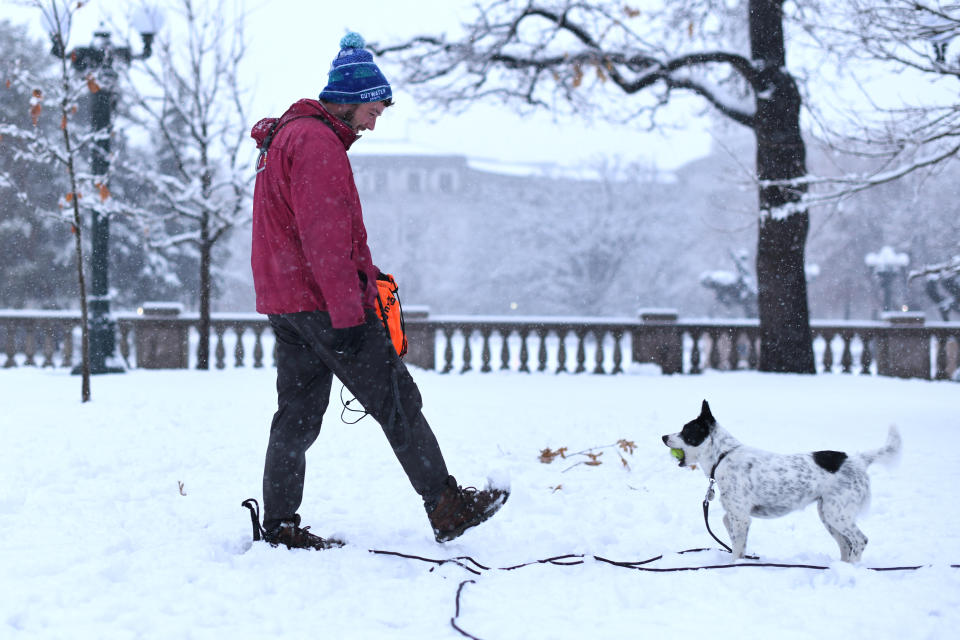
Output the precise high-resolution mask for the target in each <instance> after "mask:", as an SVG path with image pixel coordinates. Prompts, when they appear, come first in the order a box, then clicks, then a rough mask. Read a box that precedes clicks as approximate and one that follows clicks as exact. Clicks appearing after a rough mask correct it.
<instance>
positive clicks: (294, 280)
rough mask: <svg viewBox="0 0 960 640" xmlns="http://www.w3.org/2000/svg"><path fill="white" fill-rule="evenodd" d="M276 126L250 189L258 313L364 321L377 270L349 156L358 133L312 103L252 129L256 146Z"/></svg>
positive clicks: (340, 323) (345, 323) (344, 323)
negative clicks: (318, 314)
mask: <svg viewBox="0 0 960 640" xmlns="http://www.w3.org/2000/svg"><path fill="white" fill-rule="evenodd" d="M305 116H306V117H305ZM317 116H319V118H318V117H317ZM321 118H322V119H321ZM274 124H277V125H278V126H277V128H276V129H274V131H275V134H274V137H273V139H272V140H271V141H270V143H269V148H268V150H267V153H266V155H265V156H262V157H261V159H260V161H259V162H258V169H260V172H259V173H258V174H257V179H256V186H255V187H254V192H253V249H252V252H251V257H250V263H251V266H252V267H253V284H254V288H255V290H256V294H257V311H258V312H260V313H266V314H279V313H294V312H297V311H327V312H329V313H330V319H331V322H332V324H333V326H334V327H335V328H341V327H351V326H355V325H358V324H361V323H363V322H364V309H366V308H369V309H373V308H375V304H376V295H377V287H376V281H377V273H378V272H379V270H378V269H377V267H376V266H374V264H373V261H372V259H371V257H370V248H369V247H368V246H367V230H366V228H365V227H364V225H363V214H362V211H361V208H360V197H359V196H358V195H357V187H356V185H355V184H354V181H353V170H352V169H351V167H350V161H349V160H348V159H347V149H349V148H350V145H351V144H353V142H354V141H355V140H356V139H357V137H358V136H357V134H356V133H355V132H354V131H353V130H352V129H351V128H350V127H349V126H347V125H346V124H344V123H343V122H342V121H340V120H339V119H337V118H335V117H334V116H331V115H330V114H329V113H328V112H327V111H326V110H325V109H324V108H323V107H322V106H321V104H320V103H319V102H317V101H316V100H300V101H298V102H296V103H295V104H294V105H293V106H291V107H290V108H289V109H288V110H287V112H286V113H284V114H283V116H281V117H280V118H279V122H278V119H277V118H265V119H263V120H261V121H260V122H258V123H257V124H256V125H255V126H254V127H253V130H252V131H251V132H250V135H251V137H253V138H254V139H255V140H256V141H257V147H258V148H261V149H262V146H263V142H264V140H265V138H266V137H267V136H268V134H269V133H270V131H271V128H272V127H273V125H274ZM360 273H363V274H365V275H366V282H369V283H370V286H365V284H364V282H362V280H361V277H360V275H359V274H360Z"/></svg>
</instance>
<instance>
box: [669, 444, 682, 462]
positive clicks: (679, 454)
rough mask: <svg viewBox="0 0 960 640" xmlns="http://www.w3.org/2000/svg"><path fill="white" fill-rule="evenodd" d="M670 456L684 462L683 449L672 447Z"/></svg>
mask: <svg viewBox="0 0 960 640" xmlns="http://www.w3.org/2000/svg"><path fill="white" fill-rule="evenodd" d="M670 455H672V456H673V457H674V458H676V459H677V460H683V449H674V448H672V447H671V448H670Z"/></svg>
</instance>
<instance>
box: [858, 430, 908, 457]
mask: <svg viewBox="0 0 960 640" xmlns="http://www.w3.org/2000/svg"><path fill="white" fill-rule="evenodd" d="M902 448H903V440H902V439H901V438H900V432H899V431H897V428H896V427H895V426H893V425H891V426H890V431H889V432H888V433H887V443H886V444H885V445H883V446H882V447H880V448H879V449H874V450H873V451H864V452H862V453H861V454H860V457H861V458H862V459H863V461H864V463H865V464H866V465H867V466H870V465H871V464H873V463H874V462H879V463H881V464H886V465H895V464H897V462H899V461H900V451H901V449H902Z"/></svg>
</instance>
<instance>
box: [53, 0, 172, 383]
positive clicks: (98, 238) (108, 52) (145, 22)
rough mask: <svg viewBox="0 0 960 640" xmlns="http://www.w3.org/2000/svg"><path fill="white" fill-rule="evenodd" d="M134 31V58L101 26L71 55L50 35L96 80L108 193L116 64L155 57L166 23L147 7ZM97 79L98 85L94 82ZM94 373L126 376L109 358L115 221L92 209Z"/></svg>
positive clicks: (56, 37)
mask: <svg viewBox="0 0 960 640" xmlns="http://www.w3.org/2000/svg"><path fill="white" fill-rule="evenodd" d="M134 22H135V25H134V26H135V27H136V28H137V29H138V30H139V31H140V36H141V37H142V38H143V52H142V53H140V54H139V55H134V54H133V52H132V51H131V50H130V47H115V46H114V45H113V43H112V42H111V40H110V32H109V31H107V30H106V29H105V28H104V25H103V24H102V23H101V25H100V29H99V30H97V31H96V32H94V34H93V36H94V41H93V43H92V44H91V45H90V46H87V47H76V48H75V49H74V50H73V51H71V52H69V53H68V52H67V51H66V50H65V48H64V44H63V41H62V40H61V38H60V34H59V32H53V33H51V36H50V37H51V39H52V40H53V49H52V50H51V53H52V54H53V55H54V56H55V57H57V58H64V57H66V59H68V60H70V63H71V65H72V66H73V69H74V70H75V71H76V72H78V73H81V74H82V73H88V74H90V76H91V83H90V87H91V94H90V95H91V104H90V114H91V125H92V127H93V130H94V131H95V132H96V133H97V135H96V141H95V143H94V144H93V146H92V149H91V153H90V162H91V169H92V173H93V175H94V176H97V177H98V178H97V179H98V180H99V188H100V189H101V190H102V191H103V192H104V193H106V192H107V191H106V189H107V187H106V185H107V173H108V171H109V169H110V122H111V120H112V117H113V109H114V106H115V104H116V99H117V94H116V81H117V77H118V73H117V71H116V70H115V69H114V65H115V64H126V65H129V64H130V62H131V61H132V60H144V59H146V58H149V57H150V54H151V53H152V47H153V37H154V35H155V34H156V31H157V29H159V27H160V24H161V18H160V15H159V13H158V12H157V11H156V10H152V9H145V10H141V11H139V12H138V14H137V15H136V16H135V17H134ZM93 80H95V81H96V82H93ZM90 231H91V255H90V275H91V278H90V279H91V283H90V295H89V296H88V299H87V300H88V305H89V308H90V317H89V323H90V327H89V329H90V373H91V374H100V373H121V372H123V369H122V368H120V367H115V366H110V365H109V364H108V360H109V359H111V358H112V357H113V355H114V353H115V352H116V323H115V322H114V321H113V318H112V317H111V315H110V291H109V245H110V220H109V218H108V217H107V216H105V215H101V214H100V213H99V212H98V211H96V210H94V211H93V216H92V219H91V224H90Z"/></svg>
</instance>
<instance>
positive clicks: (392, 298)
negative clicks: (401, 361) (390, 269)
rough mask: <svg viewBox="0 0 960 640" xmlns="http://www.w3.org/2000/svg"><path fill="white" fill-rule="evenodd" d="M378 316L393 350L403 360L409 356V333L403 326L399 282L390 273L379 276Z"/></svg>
mask: <svg viewBox="0 0 960 640" xmlns="http://www.w3.org/2000/svg"><path fill="white" fill-rule="evenodd" d="M377 316H379V318H380V321H381V322H383V328H384V329H385V330H386V332H387V335H388V336H390V342H392V343H393V348H394V349H396V350H397V355H399V356H400V357H401V358H402V357H403V356H405V355H406V354H407V331H406V328H405V327H404V324H403V308H402V307H401V306H400V297H399V296H398V295H397V282H396V280H394V279H393V276H392V275H390V274H388V273H381V274H380V275H378V276H377Z"/></svg>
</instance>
